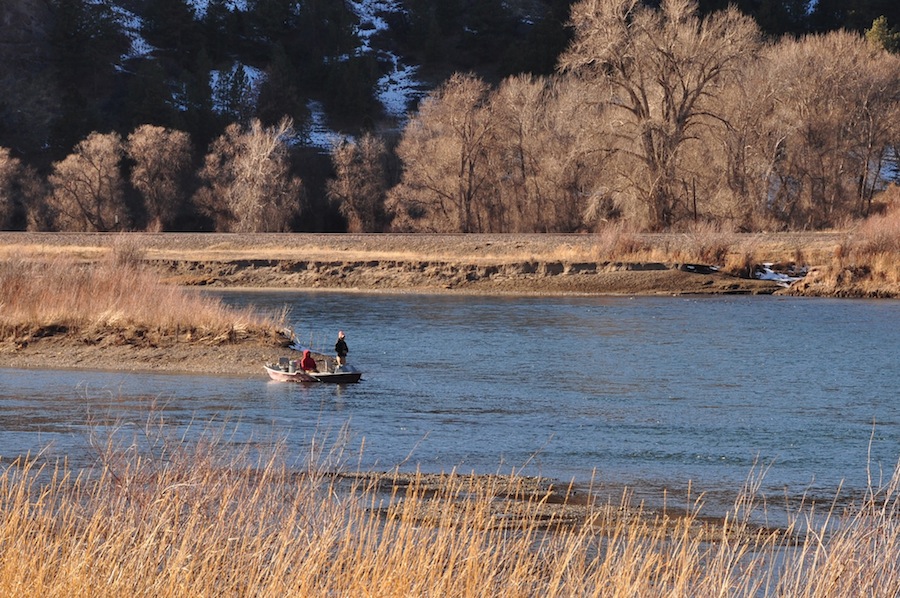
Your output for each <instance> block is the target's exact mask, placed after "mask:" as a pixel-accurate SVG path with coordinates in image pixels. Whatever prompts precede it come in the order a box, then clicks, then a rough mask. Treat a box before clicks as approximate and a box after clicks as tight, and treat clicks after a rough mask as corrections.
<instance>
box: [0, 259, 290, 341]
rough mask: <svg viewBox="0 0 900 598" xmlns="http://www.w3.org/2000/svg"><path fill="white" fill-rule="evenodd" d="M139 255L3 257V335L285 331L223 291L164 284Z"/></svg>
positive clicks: (159, 337) (219, 335)
mask: <svg viewBox="0 0 900 598" xmlns="http://www.w3.org/2000/svg"><path fill="white" fill-rule="evenodd" d="M139 262H140V260H139V258H138V257H137V256H136V255H135V254H134V253H131V252H129V251H124V250H123V251H118V252H115V253H113V254H111V255H110V256H108V257H107V258H105V259H102V260H100V261H98V262H91V263H87V264H85V263H81V262H78V261H75V260H74V259H71V258H69V257H65V256H63V257H52V258H48V259H41V260H31V259H23V258H11V259H7V260H5V261H3V262H0V338H2V339H7V340H19V339H22V338H28V337H35V336H49V335H53V334H58V333H68V334H79V335H90V334H97V335H98V336H103V335H107V334H110V333H112V332H115V331H127V330H130V331H135V330H138V331H140V332H141V335H143V336H146V337H147V338H150V337H152V338H153V339H154V342H164V341H165V339H166V338H170V339H175V340H179V339H180V340H185V339H187V340H194V341H196V340H206V341H212V342H228V341H232V340H235V339H238V338H242V337H245V336H251V335H262V336H273V337H274V336H277V335H278V331H279V330H280V328H281V322H280V320H279V318H278V317H274V316H273V317H267V316H263V315H260V314H257V313H254V312H253V311H252V310H249V309H246V310H234V309H231V308H228V307H227V306H225V305H224V304H223V303H222V302H221V300H220V299H219V298H216V297H208V296H203V295H201V294H199V293H198V292H195V291H190V290H187V289H183V288H179V287H175V286H172V285H166V284H163V283H162V282H160V280H159V276H158V275H157V274H156V273H154V272H153V271H151V270H149V269H147V268H144V267H142V266H141V265H140V263H139Z"/></svg>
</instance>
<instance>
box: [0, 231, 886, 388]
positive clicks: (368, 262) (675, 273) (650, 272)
mask: <svg viewBox="0 0 900 598" xmlns="http://www.w3.org/2000/svg"><path fill="white" fill-rule="evenodd" d="M640 238H641V239H642V242H646V243H651V242H652V243H657V244H660V245H663V246H666V247H673V246H675V245H676V244H678V243H690V242H691V241H692V239H690V238H688V237H686V235H682V234H674V233H673V234H669V235H649V234H648V235H640ZM734 238H735V239H736V241H735V243H752V244H753V246H754V247H755V248H756V249H755V251H757V252H761V253H762V254H764V255H771V256H772V260H773V262H774V261H778V260H783V259H785V255H789V254H791V253H793V254H803V255H806V256H809V258H808V259H809V260H824V259H826V257H825V256H827V255H828V254H829V252H830V251H833V249H832V248H833V244H834V243H835V242H839V241H840V239H841V238H842V234H841V233H783V234H773V235H734ZM693 241H696V240H693ZM600 242H601V238H600V237H598V236H597V235H585V234H571V235H564V234H530V235H512V234H510V235H484V234H476V235H457V234H434V235H430V234H365V235H355V234H312V233H310V234H302V233H284V234H227V233H116V234H103V233H20V232H0V257H2V258H4V259H5V260H7V261H10V260H26V261H34V262H46V261H51V260H54V259H71V260H74V261H75V262H76V263H86V264H87V263H93V262H97V261H99V260H101V259H109V257H110V256H113V257H114V258H115V259H116V260H127V261H128V263H131V264H134V263H139V264H142V265H143V266H145V267H148V268H150V269H151V270H153V271H155V272H156V273H157V274H158V275H159V276H160V278H161V280H162V281H163V282H165V283H166V284H171V285H176V286H181V287H185V288H189V289H195V290H201V291H204V292H210V293H215V292H217V291H234V290H241V291H242V292H272V291H297V292H326V293H327V292H353V293H378V294H404V295H409V294H459V295H497V296H536V297H554V296H559V297H564V296H595V295H606V296H638V295H641V296H687V295H690V296H704V295H705V296H714V295H734V294H744V295H746V294H770V295H775V294H778V295H781V294H784V295H803V296H818V297H822V296H824V297H847V296H851V297H859V296H877V297H882V296H883V297H900V289H897V290H895V289H893V288H887V287H886V288H883V289H877V290H876V291H875V292H874V294H872V293H870V294H869V295H861V294H859V293H855V292H854V290H853V288H852V287H849V286H845V287H841V288H837V289H834V288H832V289H825V288H823V287H822V285H821V284H819V282H818V278H817V276H818V274H817V272H818V270H816V269H815V268H814V267H812V268H810V271H809V273H807V274H806V277H805V278H803V279H802V280H800V281H799V282H797V283H795V284H794V285H792V286H791V287H790V288H785V286H784V285H783V284H780V283H779V282H777V281H773V280H759V279H756V278H742V277H738V276H734V275H731V274H727V273H725V272H723V271H721V270H718V269H716V268H713V267H708V266H704V265H702V264H698V263H687V262H684V261H682V262H671V261H665V258H666V257H667V256H665V255H663V254H653V255H648V256H647V259H646V260H644V261H640V262H631V261H614V260H610V259H605V258H602V257H601V253H602V251H601V250H600V249H599V248H598V243H600ZM800 248H802V250H801V249H800ZM736 250H740V247H737V246H736ZM158 345H159V346H152V345H148V344H147V343H144V344H142V345H133V344H128V343H122V342H112V341H111V340H110V339H100V340H98V339H79V338H71V337H69V338H66V337H64V336H52V337H45V338H38V339H28V342H25V343H22V342H20V341H18V340H15V339H0V367H6V368H17V369H56V368H59V367H65V368H67V369H94V370H122V371H135V372H137V371H144V372H171V373H186V374H210V375H234V376H243V377H257V376H262V375H264V372H263V370H262V364H263V363H264V362H265V361H274V360H277V358H278V357H279V356H280V355H279V354H283V353H286V352H287V351H288V350H287V349H286V348H285V347H284V344H282V345H275V344H272V342H271V340H270V341H268V342H266V341H264V340H263V339H246V340H243V341H241V342H238V343H221V344H216V345H209V344H205V345H201V344H197V343H179V342H163V343H159V344H158ZM319 358H320V359H321V360H324V359H325V356H323V355H321V354H320V355H319ZM61 364H65V365H64V366H61Z"/></svg>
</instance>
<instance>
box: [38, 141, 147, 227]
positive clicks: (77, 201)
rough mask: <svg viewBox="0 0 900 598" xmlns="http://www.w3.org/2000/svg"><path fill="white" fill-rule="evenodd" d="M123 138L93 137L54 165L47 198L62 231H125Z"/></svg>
mask: <svg viewBox="0 0 900 598" xmlns="http://www.w3.org/2000/svg"><path fill="white" fill-rule="evenodd" d="M122 156H123V147H122V138H121V137H120V136H119V135H118V134H117V133H96V132H94V133H91V134H90V135H89V136H88V137H87V138H86V139H84V140H83V141H81V142H80V143H79V144H78V145H77V146H75V150H74V152H73V153H72V154H70V155H69V156H68V157H66V158H65V159H64V160H62V161H61V162H56V163H55V164H54V165H53V172H52V173H51V174H50V177H49V181H50V185H51V187H52V190H51V193H50V195H49V196H48V198H47V204H48V206H49V207H50V208H51V209H52V210H53V212H54V214H55V217H56V224H57V225H58V227H59V228H60V229H61V230H71V231H100V232H108V231H114V230H122V229H124V228H126V227H127V226H128V224H129V221H130V218H129V215H128V212H127V210H126V206H125V203H124V200H123V196H124V189H123V181H122V172H121V167H122Z"/></svg>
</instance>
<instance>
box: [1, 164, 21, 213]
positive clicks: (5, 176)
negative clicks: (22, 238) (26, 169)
mask: <svg viewBox="0 0 900 598" xmlns="http://www.w3.org/2000/svg"><path fill="white" fill-rule="evenodd" d="M21 172H22V162H21V161H20V160H19V159H18V158H14V157H13V156H12V155H11V154H10V151H9V149H8V148H5V147H0V228H2V229H5V228H7V227H9V225H10V223H11V222H12V216H13V210H14V209H15V204H16V202H15V194H16V185H17V183H18V179H19V176H20V174H21Z"/></svg>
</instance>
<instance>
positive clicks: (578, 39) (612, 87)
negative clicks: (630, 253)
mask: <svg viewBox="0 0 900 598" xmlns="http://www.w3.org/2000/svg"><path fill="white" fill-rule="evenodd" d="M571 25H572V27H573V28H574V39H573V41H572V43H571V45H570V46H569V48H568V49H567V50H566V52H564V53H563V55H562V56H561V57H560V61H559V69H560V70H561V71H562V72H564V73H571V74H573V75H575V76H577V77H579V78H581V79H583V80H584V81H586V82H591V83H594V84H596V92H595V93H594V94H592V95H591V96H590V97H589V98H588V101H589V102H602V103H603V104H604V105H605V108H606V110H605V113H606V115H607V116H606V118H607V119H608V123H609V125H610V126H611V127H612V129H613V131H612V133H613V134H614V135H615V136H616V138H617V141H616V146H615V148H614V149H616V150H617V151H618V154H619V156H618V159H619V160H620V161H621V170H620V173H621V176H623V177H627V178H630V183H631V184H632V185H633V187H632V188H635V189H637V191H638V192H639V194H640V199H641V200H642V201H643V202H644V204H645V206H646V219H647V224H648V226H649V227H650V228H651V229H663V228H666V227H668V226H670V225H671V224H673V222H675V221H676V220H677V219H678V218H679V217H680V216H681V215H683V214H685V213H687V212H688V205H689V204H690V194H689V192H688V189H689V184H688V183H689V182H688V181H687V177H686V176H685V175H684V172H683V168H684V165H683V163H682V160H681V158H682V155H681V154H682V153H683V152H684V151H685V146H686V145H687V144H689V143H692V142H696V141H697V140H698V137H699V130H700V129H702V128H710V127H718V126H720V125H721V122H722V120H723V116H722V113H721V110H720V107H719V106H717V103H716V98H717V95H718V93H719V91H720V90H721V88H722V85H723V84H724V80H725V79H726V78H727V77H729V76H730V75H732V74H734V73H736V72H738V71H739V70H740V69H741V67H742V66H743V65H744V64H745V63H746V61H747V60H749V59H752V57H753V56H754V55H755V54H756V52H757V48H758V45H759V31H758V28H757V26H756V24H755V23H754V22H753V20H752V19H751V18H750V17H747V16H744V15H742V14H741V13H740V12H738V11H737V10H736V9H734V8H729V9H727V10H724V11H720V12H716V13H713V14H711V15H709V16H708V17H706V18H705V19H701V18H699V17H698V16H697V3H696V2H695V1H694V0H663V1H662V5H661V8H660V9H653V8H648V7H645V6H644V5H643V3H642V2H640V0H581V1H579V2H577V3H576V4H574V5H573V7H572V13H571ZM629 163H630V164H629ZM635 175H637V176H635ZM615 187H620V188H624V187H626V186H625V185H616V186H615Z"/></svg>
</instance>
